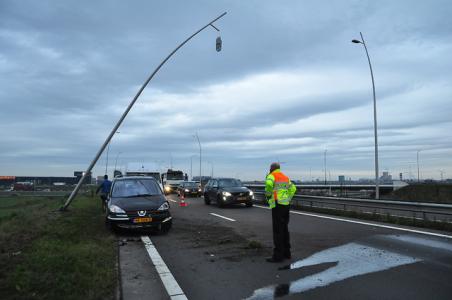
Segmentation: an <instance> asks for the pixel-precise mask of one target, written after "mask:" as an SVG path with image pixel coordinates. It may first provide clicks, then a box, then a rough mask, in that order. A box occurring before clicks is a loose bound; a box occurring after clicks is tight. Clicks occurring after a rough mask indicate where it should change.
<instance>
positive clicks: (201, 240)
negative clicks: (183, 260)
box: [171, 218, 271, 262]
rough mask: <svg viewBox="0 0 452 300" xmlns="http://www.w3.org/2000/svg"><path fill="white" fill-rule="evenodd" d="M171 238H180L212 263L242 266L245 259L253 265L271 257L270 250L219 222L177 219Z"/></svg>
mask: <svg viewBox="0 0 452 300" xmlns="http://www.w3.org/2000/svg"><path fill="white" fill-rule="evenodd" d="M171 234H172V235H175V236H177V238H178V239H179V240H180V241H181V242H182V243H183V244H184V246H185V247H187V248H193V249H203V250H204V251H203V254H204V255H205V256H206V258H207V259H208V260H209V261H211V262H214V261H216V260H219V259H224V260H228V261H234V262H240V261H241V260H243V259H245V258H246V259H251V260H252V261H254V259H255V258H257V257H262V256H269V255H271V248H270V247H268V246H267V247H266V246H264V245H262V244H261V243H260V242H258V241H254V240H251V239H248V238H246V237H244V236H242V235H240V234H238V233H237V232H235V231H234V229H232V228H230V227H225V226H221V225H219V224H218V223H217V222H212V221H210V222H206V221H205V220H203V221H194V220H187V219H183V218H178V219H177V222H175V223H174V224H173V228H172V231H171Z"/></svg>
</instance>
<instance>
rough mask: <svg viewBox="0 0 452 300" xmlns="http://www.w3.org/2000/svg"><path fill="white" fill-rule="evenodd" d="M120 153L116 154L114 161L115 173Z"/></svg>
mask: <svg viewBox="0 0 452 300" xmlns="http://www.w3.org/2000/svg"><path fill="white" fill-rule="evenodd" d="M121 153H122V152H118V154H116V159H115V170H114V171H116V164H117V163H118V157H119V155H120V154H121ZM114 171H113V172H114Z"/></svg>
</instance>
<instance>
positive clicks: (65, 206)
mask: <svg viewBox="0 0 452 300" xmlns="http://www.w3.org/2000/svg"><path fill="white" fill-rule="evenodd" d="M224 15H226V12H224V13H222V14H221V15H219V16H218V17H216V18H215V19H213V20H212V21H210V22H209V23H207V25H205V26H203V27H202V28H201V29H199V30H198V31H196V32H195V33H193V34H192V35H191V36H189V37H188V38H187V39H186V40H185V41H183V42H182V43H180V44H179V46H177V47H176V48H175V49H174V50H173V51H172V52H171V53H170V54H169V55H168V56H167V57H166V58H165V59H164V60H163V61H162V62H161V63H160V64H159V65H158V67H157V68H155V70H154V72H152V74H151V75H150V76H149V78H148V79H147V80H146V81H145V82H144V84H143V85H142V86H141V88H140V89H139V90H138V92H137V94H136V95H135V97H134V98H133V99H132V101H131V102H130V104H129V106H127V108H126V110H125V111H124V113H123V114H122V116H121V118H120V119H119V121H118V122H117V123H116V125H115V126H114V128H113V129H112V131H111V132H110V134H109V135H108V137H107V139H106V140H105V142H104V143H103V145H102V146H101V147H100V149H99V151H97V154H96V156H95V157H94V159H93V160H92V161H91V163H90V165H89V166H88V168H87V169H86V172H85V173H84V175H83V176H82V177H81V178H80V180H79V182H78V183H77V185H76V186H75V188H74V190H73V191H72V193H71V194H70V195H69V198H68V199H67V200H66V202H65V203H64V205H63V206H62V207H61V208H60V211H65V210H66V209H67V208H68V206H69V205H70V204H71V202H72V200H74V198H75V196H76V195H77V193H78V191H79V190H80V187H81V186H82V183H83V182H84V180H85V178H86V176H87V175H88V174H91V170H92V169H93V167H94V165H95V164H96V162H97V161H98V159H99V157H100V156H101V155H102V153H103V151H104V150H105V148H106V147H107V145H108V143H109V142H110V140H111V139H112V137H113V135H114V134H115V133H116V131H117V130H118V128H119V127H120V126H121V124H122V122H123V121H124V119H125V118H126V116H127V114H128V113H129V111H130V110H131V109H132V107H133V105H134V104H135V102H136V101H137V99H138V97H139V96H140V95H141V93H142V92H143V90H144V89H145V87H146V86H147V85H148V83H149V82H150V81H151V80H152V78H154V76H155V74H156V73H157V72H158V71H159V70H160V68H161V67H162V66H163V65H164V64H165V63H166V62H167V61H168V60H169V59H170V58H171V56H173V55H174V53H176V52H177V50H179V49H180V48H182V46H184V45H185V44H186V43H187V42H188V41H189V40H191V39H192V38H193V37H194V36H196V35H197V34H198V33H200V32H201V31H203V30H204V29H206V28H207V27H210V26H212V27H214V28H215V29H216V30H217V31H218V29H217V28H216V27H215V26H213V25H212V24H213V23H214V22H216V21H217V20H218V19H220V18H222V17H223V16H224ZM216 49H217V51H219V49H220V50H221V39H220V46H219V45H218V39H217V44H216Z"/></svg>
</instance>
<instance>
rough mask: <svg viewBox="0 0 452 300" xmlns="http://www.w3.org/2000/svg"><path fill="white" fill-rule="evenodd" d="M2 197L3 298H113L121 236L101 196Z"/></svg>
mask: <svg viewBox="0 0 452 300" xmlns="http://www.w3.org/2000/svg"><path fill="white" fill-rule="evenodd" d="M62 200H64V199H63V198H61V197H60V198H56V197H54V198H53V199H52V197H51V198H37V199H34V198H32V197H13V198H0V270H1V272H0V299H112V298H114V296H115V291H116V282H117V271H116V262H117V247H116V241H115V237H114V236H113V235H112V234H111V233H110V232H109V231H107V230H106V229H105V226H104V223H103V216H102V213H101V211H100V201H99V200H98V198H91V197H86V196H80V197H77V198H76V199H75V200H74V202H73V204H72V206H71V207H70V208H69V211H67V212H63V213H61V212H57V211H56V210H57V209H58V208H59V207H60V206H61V203H62Z"/></svg>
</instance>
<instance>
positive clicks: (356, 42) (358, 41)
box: [352, 40, 363, 44]
mask: <svg viewBox="0 0 452 300" xmlns="http://www.w3.org/2000/svg"><path fill="white" fill-rule="evenodd" d="M352 43H355V44H362V43H363V42H361V41H360V40H352Z"/></svg>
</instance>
